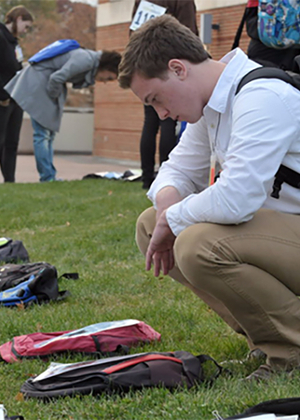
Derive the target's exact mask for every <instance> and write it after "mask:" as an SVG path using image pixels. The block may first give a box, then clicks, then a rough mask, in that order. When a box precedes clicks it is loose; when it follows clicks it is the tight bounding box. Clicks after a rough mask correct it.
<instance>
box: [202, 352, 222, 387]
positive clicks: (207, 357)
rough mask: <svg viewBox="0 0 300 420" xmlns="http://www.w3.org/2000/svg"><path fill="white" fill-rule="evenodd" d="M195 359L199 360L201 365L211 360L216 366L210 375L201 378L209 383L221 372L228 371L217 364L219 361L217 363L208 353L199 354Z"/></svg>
mask: <svg viewBox="0 0 300 420" xmlns="http://www.w3.org/2000/svg"><path fill="white" fill-rule="evenodd" d="M197 359H199V360H200V363H201V365H203V364H204V363H205V362H208V361H209V362H213V363H214V365H215V366H216V368H217V370H216V371H215V372H214V373H213V374H212V375H210V376H209V377H207V378H206V377H204V378H203V380H204V381H205V382H208V383H211V382H213V381H214V380H215V379H217V378H218V377H219V376H220V375H221V373H223V372H226V373H228V372H229V371H228V370H227V369H224V368H223V367H222V366H220V365H219V363H217V362H216V361H215V359H213V358H212V357H211V356H209V355H208V354H200V355H199V356H197Z"/></svg>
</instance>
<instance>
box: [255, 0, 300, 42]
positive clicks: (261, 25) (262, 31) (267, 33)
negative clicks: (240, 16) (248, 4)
mask: <svg viewBox="0 0 300 420" xmlns="http://www.w3.org/2000/svg"><path fill="white" fill-rule="evenodd" d="M257 29H258V35H259V38H260V40H261V42H262V43H263V44H265V45H266V46H267V47H270V48H277V49H284V48H290V47H292V46H294V45H300V0H259V2H258V26H257Z"/></svg>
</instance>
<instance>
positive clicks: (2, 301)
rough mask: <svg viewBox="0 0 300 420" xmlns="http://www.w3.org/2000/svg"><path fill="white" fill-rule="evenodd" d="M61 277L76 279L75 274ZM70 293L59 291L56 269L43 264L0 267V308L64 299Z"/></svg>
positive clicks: (76, 275) (66, 274)
mask: <svg viewBox="0 0 300 420" xmlns="http://www.w3.org/2000/svg"><path fill="white" fill-rule="evenodd" d="M61 277H66V278H72V279H77V278H78V274H77V273H65V274H63V275H62V276H60V278H61ZM69 294H70V293H69V292H67V291H59V289H58V276H57V270H56V268H55V267H54V266H53V265H51V264H48V263H45V262H37V263H28V264H7V265H4V266H2V267H0V306H9V307H14V306H18V305H24V306H26V305H28V304H31V303H42V302H49V301H51V300H58V299H64V298H65V297H67V296H68V295H69Z"/></svg>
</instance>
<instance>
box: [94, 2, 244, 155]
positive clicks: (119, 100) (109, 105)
mask: <svg viewBox="0 0 300 420" xmlns="http://www.w3.org/2000/svg"><path fill="white" fill-rule="evenodd" d="M133 1H134V0H98V3H99V4H98V9H97V40H96V48H97V49H98V50H100V49H107V50H110V49H115V50H117V51H120V52H122V51H123V50H124V48H125V46H126V44H127V42H128V35H129V25H130V22H131V10H132V7H133ZM182 1H184V0H182ZM195 3H196V7H197V21H198V22H199V28H200V15H201V14H202V13H210V14H212V16H213V24H218V25H219V26H220V29H219V30H213V32H212V43H211V44H210V45H207V48H208V50H209V52H210V54H211V55H212V57H213V59H216V60H219V59H220V58H221V57H222V56H223V55H224V54H226V53H227V52H228V51H229V50H230V49H231V45H232V43H233V40H234V36H235V33H236V30H237V27H238V25H239V23H240V20H241V17H242V15H243V12H244V9H245V4H246V0H245V1H240V0H195ZM248 42H249V38H248V37H247V34H246V33H245V31H244V33H243V36H242V39H241V42H240V47H241V48H242V49H243V50H244V51H245V50H246V48H247V45H248ZM142 126H143V105H142V104H141V103H140V101H139V100H138V99H136V98H135V96H134V95H133V93H132V92H131V91H130V90H123V89H121V88H119V86H118V83H116V82H113V83H107V84H103V83H97V84H96V87H95V119H94V142H93V153H94V154H95V155H97V156H101V157H105V158H111V159H129V160H139V159H140V154H139V140H140V133H141V130H142Z"/></svg>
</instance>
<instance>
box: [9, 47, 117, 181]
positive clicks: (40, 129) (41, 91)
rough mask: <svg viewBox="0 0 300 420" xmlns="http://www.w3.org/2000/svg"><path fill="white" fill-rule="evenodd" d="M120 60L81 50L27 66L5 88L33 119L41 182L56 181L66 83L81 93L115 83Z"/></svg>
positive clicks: (110, 54) (113, 55)
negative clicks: (56, 150) (55, 161)
mask: <svg viewBox="0 0 300 420" xmlns="http://www.w3.org/2000/svg"><path fill="white" fill-rule="evenodd" d="M120 60H121V55H120V54H119V53H118V52H116V51H92V50H87V49H84V48H78V49H75V50H72V51H69V52H67V53H64V54H61V55H58V56H56V57H53V58H50V59H47V60H45V61H41V62H39V63H35V64H30V65H28V66H27V67H25V68H24V69H23V70H22V71H21V72H19V73H18V74H17V75H16V76H15V77H14V78H13V79H12V80H11V81H10V82H9V83H8V84H7V85H6V86H5V90H6V91H7V92H8V93H9V94H10V96H11V97H12V98H13V99H14V100H15V101H16V102H17V103H18V104H19V106H20V107H21V108H22V109H23V110H24V111H26V112H27V113H28V114H29V115H30V117H31V123H32V127H33V146H34V155H35V160H36V166H37V170H38V172H39V175H40V181H41V182H46V181H55V180H56V169H55V167H54V164H53V145H52V144H53V140H54V137H55V133H56V132H58V131H59V129H60V125H61V119H62V114H63V107H64V104H65V102H66V97H67V86H66V83H72V86H73V88H75V89H82V88H86V87H88V86H91V85H93V84H94V83H95V81H96V80H97V81H102V82H106V81H110V80H116V79H117V76H118V65H119V62H120Z"/></svg>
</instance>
